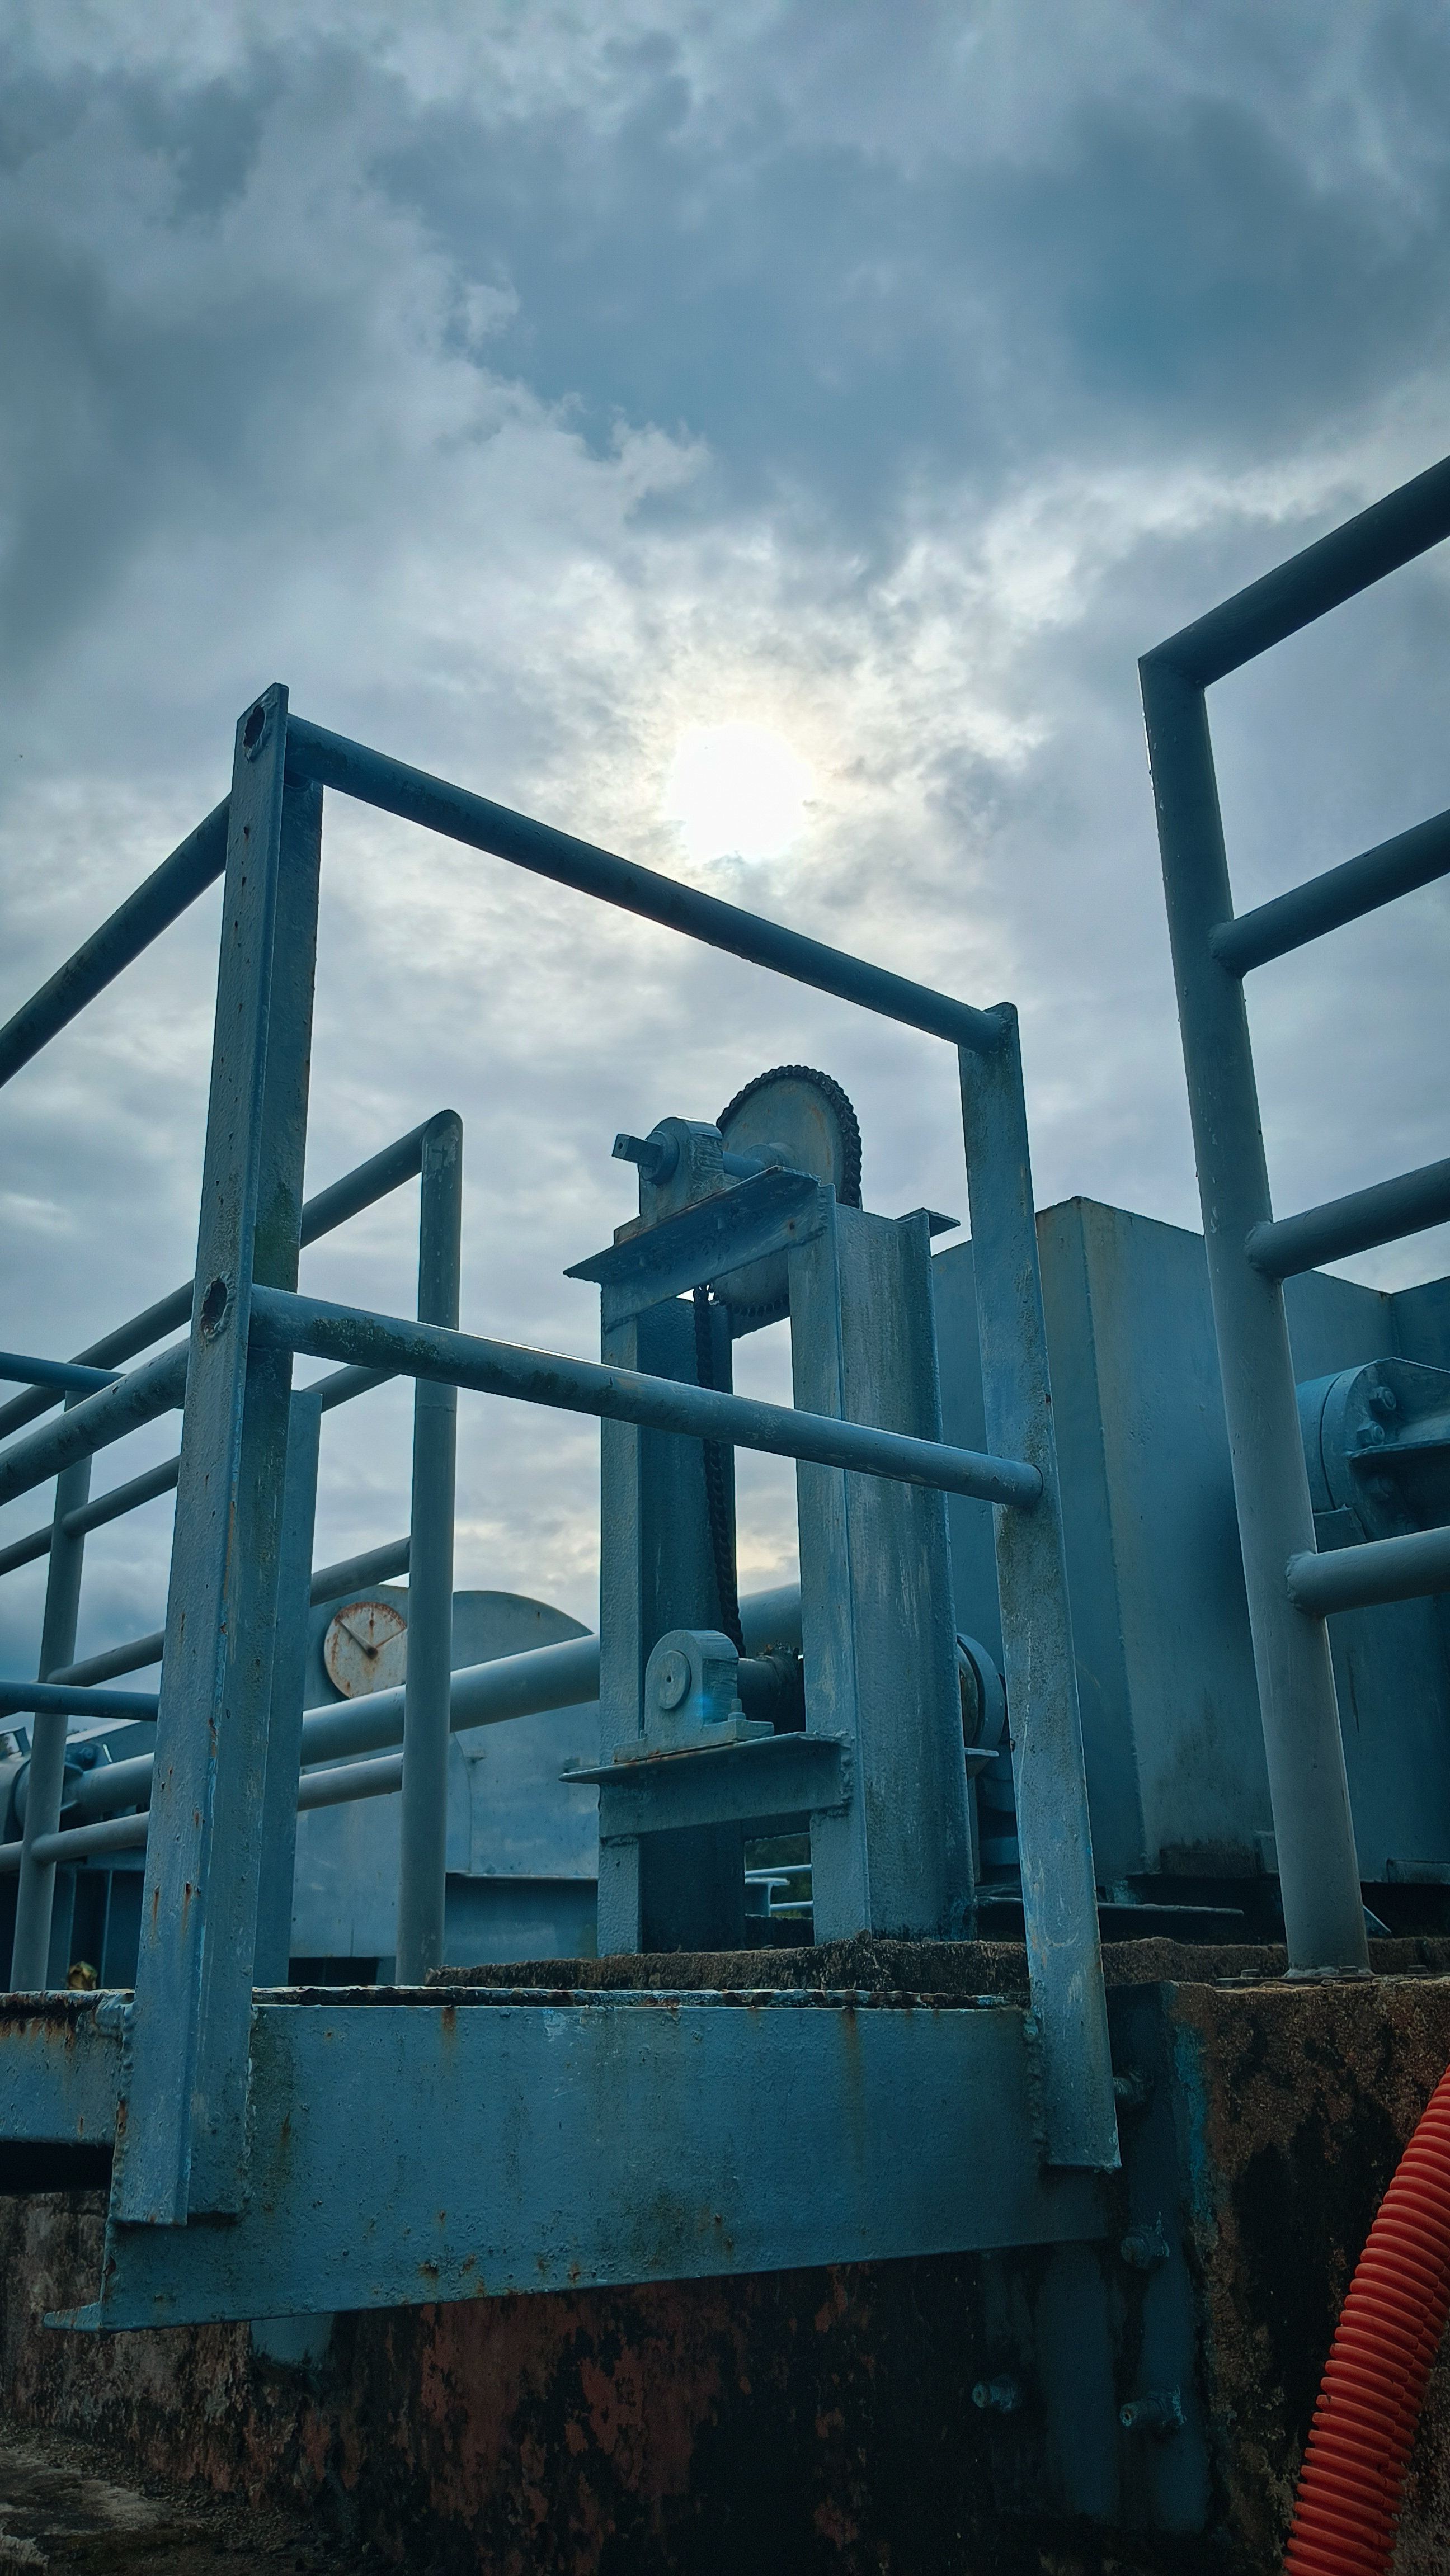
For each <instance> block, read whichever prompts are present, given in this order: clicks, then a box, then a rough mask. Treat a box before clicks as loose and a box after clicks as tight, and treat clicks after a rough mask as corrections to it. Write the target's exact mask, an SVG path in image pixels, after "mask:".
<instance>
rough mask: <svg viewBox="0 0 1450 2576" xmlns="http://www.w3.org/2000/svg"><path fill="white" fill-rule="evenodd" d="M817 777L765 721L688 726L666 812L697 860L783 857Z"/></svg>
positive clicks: (801, 823) (669, 780) (669, 783)
mask: <svg viewBox="0 0 1450 2576" xmlns="http://www.w3.org/2000/svg"><path fill="white" fill-rule="evenodd" d="M814 783H815V782H814V780H813V778H812V776H811V772H810V770H809V769H808V768H807V766H806V763H805V762H804V761H803V760H802V759H801V757H800V755H799V753H798V752H796V751H793V750H792V748H791V746H790V744H789V743H788V742H787V741H786V740H785V737H784V736H783V735H782V734H778V733H772V732H771V731H770V730H769V728H768V727H767V726H765V725H758V724H746V723H732V724H715V725H690V726H688V727H687V729H686V730H685V732H684V733H682V734H681V736H680V739H679V742H678V743H677V745H676V747H675V756H674V759H673V760H672V761H671V763H670V769H669V776H668V778H667V779H666V781H665V793H664V802H663V806H662V809H661V810H662V812H663V814H664V816H665V819H666V821H667V822H671V823H678V825H679V827H680V830H681V832H682V834H683V836H684V843H685V848H686V850H687V851H688V852H689V855H690V857H691V859H692V860H694V861H695V862H696V864H697V865H703V864H704V863H705V862H706V861H707V860H710V859H721V858H738V859H779V858H783V857H784V855H785V853H786V851H787V850H788V849H789V848H790V846H791V843H792V842H793V841H795V840H797V839H798V838H799V836H800V833H801V831H802V829H803V827H804V824H805V817H806V807H807V804H808V802H809V800H810V795H811V790H812V788H813V786H814Z"/></svg>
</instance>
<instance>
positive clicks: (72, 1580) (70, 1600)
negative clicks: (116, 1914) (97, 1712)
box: [10, 1399, 91, 1993]
mask: <svg viewBox="0 0 1450 2576" xmlns="http://www.w3.org/2000/svg"><path fill="white" fill-rule="evenodd" d="M76 1400H77V1401H79V1399H76ZM90 1490H91V1462H90V1460H89V1458H78V1459H77V1460H76V1463H75V1465H74V1466H73V1467H66V1468H63V1469H62V1471H61V1473H60V1475H59V1476H57V1478H56V1481H55V1512H54V1516H53V1520H52V1525H51V1541H50V1571H49V1575H48V1578H47V1581H46V1586H45V1616H44V1620H43V1622H42V1625H41V1632H40V1671H39V1674H38V1676H37V1678H38V1679H39V1680H40V1681H46V1680H48V1679H49V1677H50V1675H51V1674H52V1673H54V1672H59V1671H61V1670H62V1669H63V1667H64V1666H65V1665H66V1664H68V1663H70V1662H71V1660H72V1658H73V1656H74V1654H75V1650H76V1617H77V1614H78V1612H79V1609H80V1598H81V1561H82V1559H83V1557H84V1555H85V1547H86V1542H85V1535H84V1532H82V1531H75V1532H72V1531H69V1530H67V1528H66V1526H65V1516H66V1513H67V1512H74V1511H79V1510H80V1509H81V1506H82V1505H83V1504H84V1503H85V1502H86V1501H87V1499H88V1498H89V1495H90ZM69 1731H70V1720H69V1718H68V1717H67V1716H66V1715H65V1713H64V1711H63V1710H61V1711H56V1710H46V1711H45V1712H44V1714H40V1713H37V1714H36V1715H35V1716H34V1717H33V1718H32V1719H31V1724H30V1776H29V1779H28V1781H27V1784H26V1795H25V1848H24V1851H23V1853H22V1856H21V1862H20V1885H19V1888H18V1889H17V1891H16V1899H15V1946H14V1949H13V1950H12V1952H11V1959H10V1983H11V1985H12V1987H13V1988H14V1989H15V1990H16V1992H17V1993H24V1992H35V1991H38V1990H39V1989H40V1988H41V1987H43V1986H44V1985H46V1984H47V1983H48V1981H49V1963H50V1918H51V1911H52V1908H53V1906H54V1903H55V1863H54V1861H40V1860H37V1859H36V1858H35V1856H34V1853H33V1851H32V1849H31V1846H32V1844H33V1843H34V1842H36V1841H37V1839H38V1838H39V1836H40V1835H41V1834H53V1833H54V1832H55V1830H56V1828H57V1826H58V1825H59V1823H60V1802H61V1797H62V1794H63V1790H64V1784H65V1747H66V1737H67V1735H68V1734H69Z"/></svg>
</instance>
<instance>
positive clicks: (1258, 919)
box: [1208, 813, 1450, 975]
mask: <svg viewBox="0 0 1450 2576" xmlns="http://www.w3.org/2000/svg"><path fill="white" fill-rule="evenodd" d="M1446 875H1450V813H1445V814H1434V815H1432V816H1431V818H1430V820H1429V821H1428V823H1416V824H1415V826H1414V828H1413V829H1412V830H1411V831H1408V832H1397V833H1396V835H1395V837H1394V839H1393V840H1392V841H1381V842H1380V843H1379V845H1378V847H1377V848H1375V849H1373V850H1364V851H1362V852H1361V854H1360V856H1359V857H1358V858H1357V859H1346V860H1345V861H1344V864H1343V866H1342V867H1337V868H1327V869H1326V870H1325V873H1324V874H1323V876H1319V877H1310V878H1309V880H1308V881H1307V883H1306V884H1304V885H1300V886H1295V887H1293V888H1292V890H1291V891H1290V892H1289V893H1288V894H1279V895H1275V896H1274V898H1273V901H1272V902H1271V903H1261V904H1259V905H1258V906H1257V908H1256V909H1255V910H1254V911H1253V912H1241V913H1240V914H1239V915H1238V917H1237V919H1236V920H1234V921H1221V922H1220V923H1219V925H1218V928H1217V929H1216V930H1215V931H1214V932H1213V933H1212V935H1211V937H1210V939H1209V943H1208V944H1209V946H1210V948H1211V949H1212V950H1213V953H1214V955H1215V957H1216V958H1217V959H1218V962H1219V964H1220V966H1226V967H1227V969H1228V971H1229V973H1230V974H1231V975H1247V974H1249V973H1250V972H1251V970H1252V969H1253V968H1254V967H1255V966H1267V965H1268V963H1269V961H1270V959H1271V958H1274V957H1286V956H1287V955H1288V954H1289V951H1290V950H1291V949H1293V948H1303V947H1305V946H1306V945H1307V943H1308V942H1309V941H1310V940H1311V939H1322V938H1323V937H1324V935H1325V933H1326V931H1330V930H1342V929H1343V927H1344V925H1345V923H1346V922H1349V921H1359V920H1360V919H1362V917H1363V916H1364V914H1365V913H1367V912H1377V911H1378V910H1379V908H1380V906H1381V905H1382V904H1386V903H1393V902H1394V901H1395V900H1396V898H1397V897H1398V896H1400V895H1403V894H1413V893H1414V892H1415V890H1416V888H1417V887H1419V886H1426V885H1433V884H1434V883H1435V880H1436V879H1437V877H1443V876H1446Z"/></svg>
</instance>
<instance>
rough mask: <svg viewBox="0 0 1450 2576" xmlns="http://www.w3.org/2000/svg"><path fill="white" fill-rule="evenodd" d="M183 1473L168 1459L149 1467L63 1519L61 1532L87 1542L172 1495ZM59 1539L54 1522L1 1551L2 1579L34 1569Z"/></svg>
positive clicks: (173, 1460) (176, 1462)
mask: <svg viewBox="0 0 1450 2576" xmlns="http://www.w3.org/2000/svg"><path fill="white" fill-rule="evenodd" d="M180 1473H181V1460H180V1458H168V1459H166V1460H165V1462H164V1463H163V1465H161V1466H159V1467H148V1468H147V1470H146V1473H145V1475H144V1476H132V1477H131V1478H130V1480H129V1481H128V1482H127V1483H126V1484H124V1485H112V1486H111V1488H110V1490H109V1491H108V1492H107V1493H104V1494H97V1495H96V1496H95V1497H94V1499H93V1500H92V1501H90V1502H88V1503H77V1504H76V1506H75V1508H74V1510H72V1511H68V1512H64V1513H62V1515H61V1523H60V1525H61V1528H62V1529H63V1530H64V1532H65V1534H66V1536H67V1538H83V1537H84V1536H85V1535H86V1533H87V1532H88V1531H90V1530H93V1529H104V1528H105V1525H106V1523H107V1521H118V1520H120V1519H121V1518H122V1517H123V1515H124V1514H125V1513H127V1512H134V1511H139V1510H140V1508H141V1505H142V1504H143V1503H154V1502H155V1501H156V1499H157V1496H158V1495H160V1494H169V1493H171V1492H172V1491H173V1490H174V1488H175V1485H176V1479H177V1477H178V1476H179V1474H180ZM54 1537H55V1523H54V1521H47V1522H46V1524H45V1527H44V1528H43V1529H36V1530H31V1532H30V1533H29V1536H28V1537H26V1538H17V1539H12V1541H11V1543H10V1545H9V1547H0V1575H3V1574H13V1573H14V1572H15V1569H16V1567H17V1566H20V1565H33V1564H34V1562H35V1560H36V1558H37V1557H38V1556H49V1554H50V1549H51V1542H52V1540H53V1539H54Z"/></svg>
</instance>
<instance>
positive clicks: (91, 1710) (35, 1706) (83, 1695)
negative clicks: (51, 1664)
mask: <svg viewBox="0 0 1450 2576" xmlns="http://www.w3.org/2000/svg"><path fill="white" fill-rule="evenodd" d="M156 1709H157V1693H156V1692H155V1691H113V1690H92V1689H90V1688H88V1687H87V1686H86V1685H85V1684H84V1683H82V1682H77V1681H75V1680H72V1679H69V1678H67V1679H66V1680H65V1681H60V1680H54V1681H48V1682H0V1717H27V1716H29V1717H50V1716H58V1717H136V1718H148V1717H154V1716H155V1715H156Z"/></svg>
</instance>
